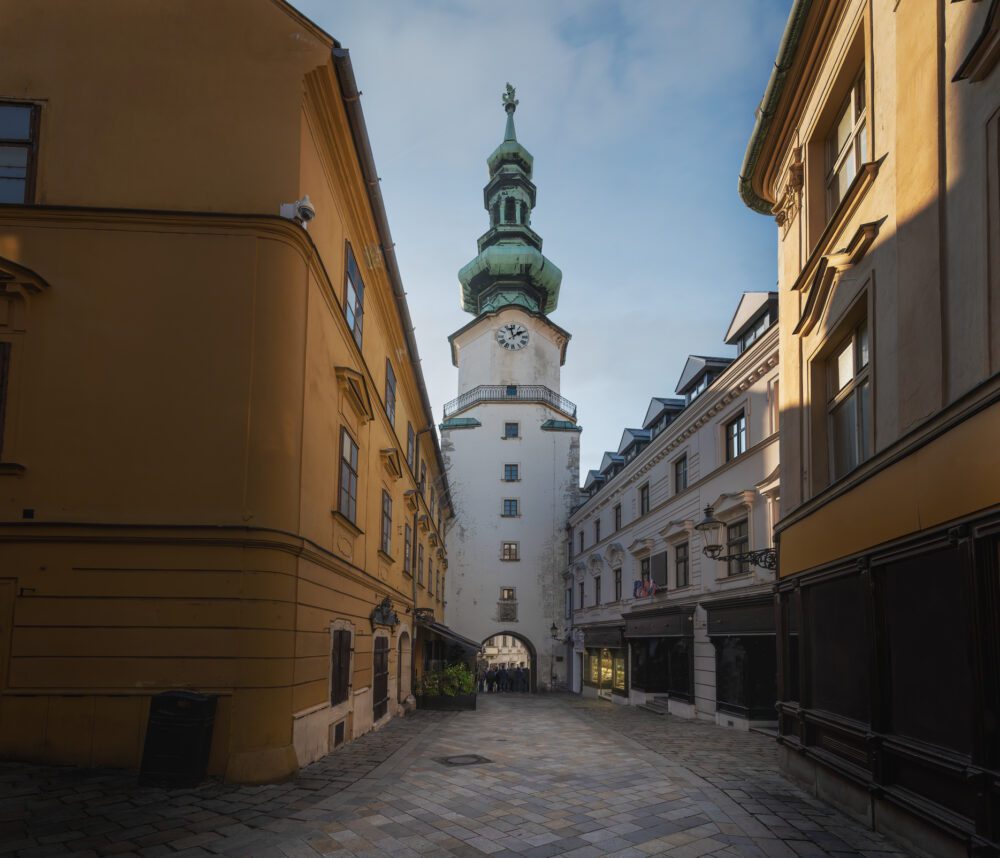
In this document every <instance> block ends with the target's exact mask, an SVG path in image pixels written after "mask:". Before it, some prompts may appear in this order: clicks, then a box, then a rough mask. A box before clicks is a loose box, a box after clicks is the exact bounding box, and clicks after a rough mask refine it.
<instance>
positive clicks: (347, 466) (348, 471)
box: [337, 429, 358, 524]
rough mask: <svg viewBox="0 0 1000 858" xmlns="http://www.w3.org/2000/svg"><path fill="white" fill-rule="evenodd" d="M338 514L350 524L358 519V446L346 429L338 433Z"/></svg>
mask: <svg viewBox="0 0 1000 858" xmlns="http://www.w3.org/2000/svg"><path fill="white" fill-rule="evenodd" d="M337 509H339V510H340V514H341V515H342V516H344V518H346V519H347V520H348V521H349V522H351V523H352V524H354V523H356V522H357V517H358V445H357V444H355V443H354V439H353V438H352V437H351V436H350V434H349V433H348V431H347V430H346V429H341V432H340V501H339V504H338V506H337Z"/></svg>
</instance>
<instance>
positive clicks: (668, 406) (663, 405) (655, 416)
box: [642, 396, 687, 429]
mask: <svg viewBox="0 0 1000 858" xmlns="http://www.w3.org/2000/svg"><path fill="white" fill-rule="evenodd" d="M686 404H687V403H685V402H684V400H683V399H673V398H670V399H668V398H666V397H662V396H654V397H653V398H652V399H651V400H650V401H649V408H647V409H646V416H645V417H644V418H643V419H642V428H643V429H649V427H650V426H652V425H653V424H654V423H655V422H656V421H657V420H659V419H660V416H661V415H662V414H663V412H664V411H672V412H674V413H679V412H681V411H683V410H684V406H685V405H686Z"/></svg>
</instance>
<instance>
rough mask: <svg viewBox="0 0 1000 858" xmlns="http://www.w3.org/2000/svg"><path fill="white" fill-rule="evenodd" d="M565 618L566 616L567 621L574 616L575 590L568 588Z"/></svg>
mask: <svg viewBox="0 0 1000 858" xmlns="http://www.w3.org/2000/svg"><path fill="white" fill-rule="evenodd" d="M564 616H565V619H567V620H568V619H569V618H570V617H572V616H573V588H572V587H567V588H566V611H565V615H564Z"/></svg>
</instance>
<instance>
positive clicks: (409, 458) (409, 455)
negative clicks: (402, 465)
mask: <svg viewBox="0 0 1000 858" xmlns="http://www.w3.org/2000/svg"><path fill="white" fill-rule="evenodd" d="M416 445H417V436H416V433H415V432H414V431H413V424H412V423H411V422H410V421H409V420H407V421H406V464H407V465H409V467H410V471H411V473H412V471H413V453H414V451H415V450H416Z"/></svg>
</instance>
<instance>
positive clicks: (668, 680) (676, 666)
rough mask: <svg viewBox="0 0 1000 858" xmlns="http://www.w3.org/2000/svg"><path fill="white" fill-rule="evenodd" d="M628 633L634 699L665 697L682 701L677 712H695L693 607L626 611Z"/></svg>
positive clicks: (641, 701) (673, 700) (674, 700)
mask: <svg viewBox="0 0 1000 858" xmlns="http://www.w3.org/2000/svg"><path fill="white" fill-rule="evenodd" d="M625 636H626V638H628V642H629V646H630V648H631V650H632V679H631V688H632V691H633V695H632V696H633V697H634V698H635V699H634V700H633V701H632V702H635V703H643V702H646V701H647V700H648V699H650V698H653V697H666V698H669V700H670V701H671V702H675V703H676V704H683V707H682V709H680V710H679V711H677V712H676V714H679V715H685V716H688V717H690V716H691V715H693V714H694V713H693V711H688V710H689V709H690V708H691V706H692V705H693V703H694V608H693V607H685V608H671V609H667V610H659V611H656V612H636V613H630V614H626V615H625ZM674 709H677V706H676V705H675V706H674ZM672 711H673V710H672Z"/></svg>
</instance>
